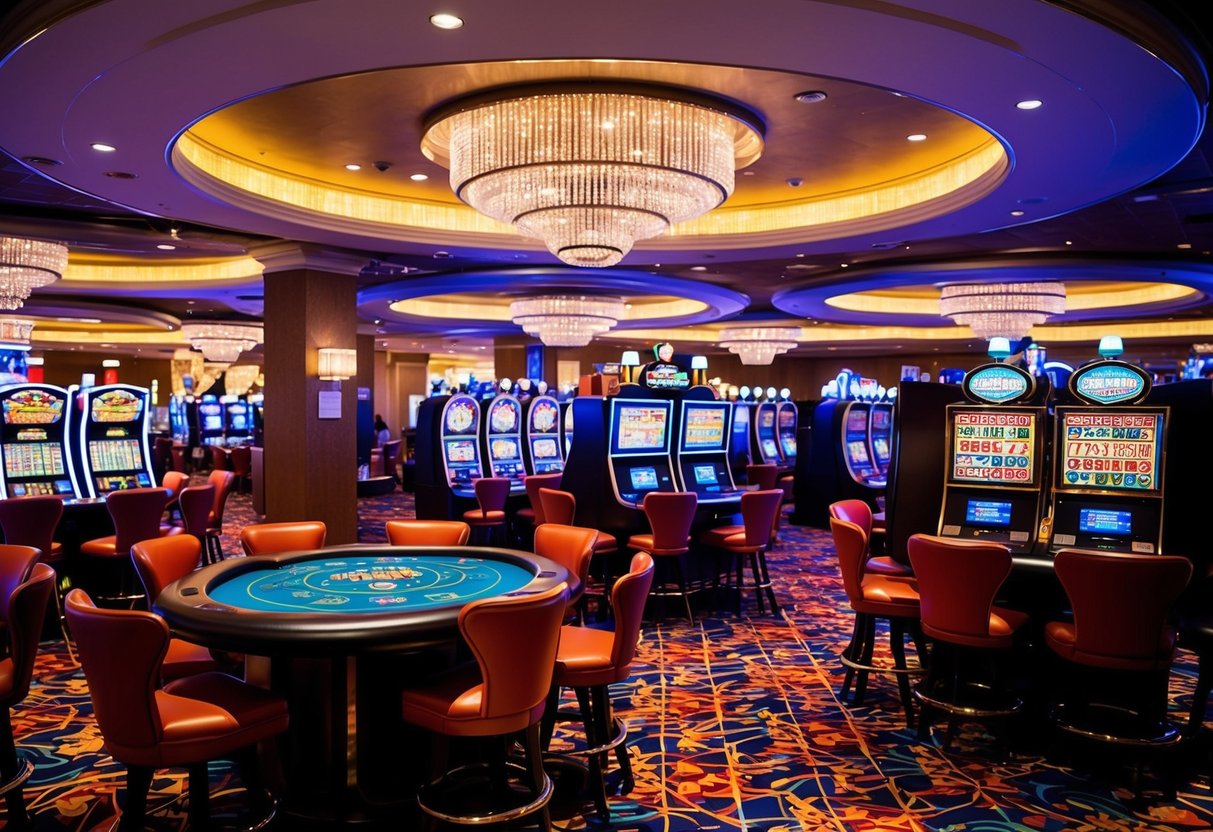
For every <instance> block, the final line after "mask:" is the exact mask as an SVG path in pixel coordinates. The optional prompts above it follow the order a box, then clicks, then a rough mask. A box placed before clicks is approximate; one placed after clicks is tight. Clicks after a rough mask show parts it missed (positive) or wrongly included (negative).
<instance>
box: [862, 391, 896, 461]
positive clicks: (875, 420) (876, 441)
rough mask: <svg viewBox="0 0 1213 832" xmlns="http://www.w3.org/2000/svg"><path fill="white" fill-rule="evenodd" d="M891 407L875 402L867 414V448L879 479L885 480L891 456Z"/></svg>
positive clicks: (888, 404)
mask: <svg viewBox="0 0 1213 832" xmlns="http://www.w3.org/2000/svg"><path fill="white" fill-rule="evenodd" d="M892 446H893V405H892V403H890V402H876V403H875V404H873V405H872V408H871V411H870V413H869V414H868V448H869V450H871V452H872V464H873V466H875V468H876V474H877V477H878V478H879V479H883V480H887V479H888V476H889V460H890V459H891V458H892V456H893V451H892Z"/></svg>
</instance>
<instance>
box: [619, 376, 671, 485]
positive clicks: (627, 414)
mask: <svg viewBox="0 0 1213 832" xmlns="http://www.w3.org/2000/svg"><path fill="white" fill-rule="evenodd" d="M610 406H611V419H610V431H609V434H608V436H609V438H610V447H609V451H608V455H609V458H610V471H611V487H612V488H613V489H614V491H615V498H616V499H617V500H618V501H619V503H620V504H622V505H624V506H628V507H629V508H640V507H641V505H642V504H643V503H644V498H645V495H646V494H648V493H649V492H650V491H675V490H677V484H676V483H675V481H674V476H673V473H672V469H673V466H672V464H671V461H670V428H671V422H672V419H671V416H672V415H673V402H671V401H659V400H650V399H621V398H613V399H611V405H610Z"/></svg>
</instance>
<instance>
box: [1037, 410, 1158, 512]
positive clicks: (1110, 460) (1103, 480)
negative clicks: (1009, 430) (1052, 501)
mask: <svg viewBox="0 0 1213 832" xmlns="http://www.w3.org/2000/svg"><path fill="white" fill-rule="evenodd" d="M1059 414H1060V417H1059V424H1058V437H1059V442H1060V444H1061V449H1060V454H1059V457H1060V463H1059V464H1060V476H1059V477H1058V481H1057V488H1077V489H1086V488H1095V489H1099V490H1105V489H1106V490H1114V491H1129V492H1134V493H1143V494H1148V493H1157V492H1158V490H1159V489H1160V488H1161V485H1162V484H1161V483H1160V482H1159V474H1160V471H1159V465H1160V463H1161V454H1162V443H1161V441H1160V440H1161V439H1162V430H1163V421H1162V416H1163V415H1162V414H1161V413H1143V412H1137V413H1133V412H1120V413H1110V412H1107V411H1104V412H1100V411H1086V410H1084V411H1076V410H1071V411H1061V410H1060V408H1059Z"/></svg>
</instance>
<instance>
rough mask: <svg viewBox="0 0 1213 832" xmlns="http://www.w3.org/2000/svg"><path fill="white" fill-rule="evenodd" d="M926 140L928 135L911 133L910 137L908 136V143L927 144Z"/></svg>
mask: <svg viewBox="0 0 1213 832" xmlns="http://www.w3.org/2000/svg"><path fill="white" fill-rule="evenodd" d="M926 140H927V134H926V133H911V134H910V135H908V136H906V141H907V142H925V141H926Z"/></svg>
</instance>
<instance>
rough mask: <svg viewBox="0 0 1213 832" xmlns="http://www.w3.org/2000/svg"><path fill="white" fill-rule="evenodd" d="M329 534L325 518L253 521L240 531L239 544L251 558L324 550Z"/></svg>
mask: <svg viewBox="0 0 1213 832" xmlns="http://www.w3.org/2000/svg"><path fill="white" fill-rule="evenodd" d="M327 534H328V527H327V526H325V524H324V521H322V520H296V521H286V522H283V523H254V524H253V525H249V526H245V527H244V528H243V529H241V530H240V546H241V548H242V549H244V554H245V556H246V557H250V558H255V557H257V556H258V555H276V554H278V553H280V552H306V551H308V550H310V549H323V548H324V538H325V536H326V535H327Z"/></svg>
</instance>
